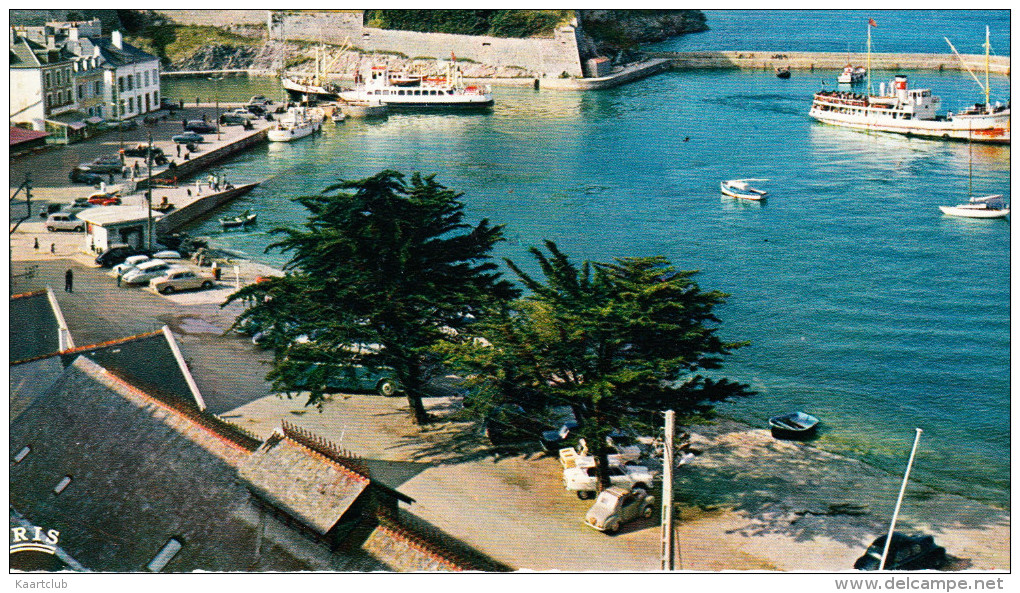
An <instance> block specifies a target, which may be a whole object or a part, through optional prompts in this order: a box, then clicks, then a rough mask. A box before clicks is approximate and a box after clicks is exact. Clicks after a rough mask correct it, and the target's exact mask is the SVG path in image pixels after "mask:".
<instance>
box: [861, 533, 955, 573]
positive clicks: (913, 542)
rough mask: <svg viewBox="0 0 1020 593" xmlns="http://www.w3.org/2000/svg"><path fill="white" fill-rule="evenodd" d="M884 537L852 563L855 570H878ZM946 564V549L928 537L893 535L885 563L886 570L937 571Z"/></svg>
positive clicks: (872, 544) (883, 546)
mask: <svg viewBox="0 0 1020 593" xmlns="http://www.w3.org/2000/svg"><path fill="white" fill-rule="evenodd" d="M885 539H886V536H884V535H883V536H881V537H879V538H878V539H876V540H875V541H874V542H872V543H871V546H870V547H869V548H868V551H866V552H865V553H864V555H863V556H861V557H860V558H858V559H857V562H854V568H855V569H857V570H879V564H881V562H882V551H883V550H884V549H885ZM945 563H946V549H945V548H943V547H942V546H937V545H935V538H933V537H932V536H930V535H905V534H903V533H900V532H898V531H897V532H895V533H893V538H892V545H890V546H889V555H888V557H887V558H886V561H885V569H886V570H938V569H940V568H942V565H943V564H945Z"/></svg>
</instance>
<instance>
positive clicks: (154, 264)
mask: <svg viewBox="0 0 1020 593" xmlns="http://www.w3.org/2000/svg"><path fill="white" fill-rule="evenodd" d="M169 269H170V264H168V263H166V262H165V261H163V260H161V259H150V260H149V261H146V262H142V263H140V264H138V265H137V266H135V269H133V270H130V271H128V272H127V273H125V274H124V275H123V276H121V280H122V281H123V282H124V284H148V283H149V280H152V279H153V278H158V277H160V276H162V275H163V274H166V272H167V270H169Z"/></svg>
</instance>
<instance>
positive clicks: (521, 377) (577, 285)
mask: <svg viewBox="0 0 1020 593" xmlns="http://www.w3.org/2000/svg"><path fill="white" fill-rule="evenodd" d="M545 248H546V251H547V252H548V254H547V253H545V252H543V251H542V250H540V249H538V248H532V249H531V253H532V255H533V256H534V257H535V258H536V260H537V263H538V265H539V267H540V268H541V271H542V274H543V275H544V277H545V278H544V280H543V281H540V280H538V279H536V278H534V277H532V276H531V275H529V274H527V273H525V272H524V271H522V270H521V268H520V267H518V266H517V265H516V264H514V263H513V262H511V261H507V265H508V266H509V267H510V268H511V269H513V271H514V272H515V273H516V274H517V275H518V277H519V278H520V279H521V281H522V282H523V284H524V285H525V287H527V288H528V289H529V291H530V294H529V295H528V296H526V297H523V298H521V299H519V300H517V301H515V302H514V303H513V304H512V305H511V306H510V307H508V308H507V309H506V310H505V311H504V313H503V314H502V315H499V316H495V317H493V318H491V319H488V320H487V321H486V322H485V323H482V324H480V325H479V327H478V328H477V330H476V331H478V332H479V333H480V334H481V335H482V336H483V337H484V338H485V340H486V342H484V343H479V341H477V340H475V341H472V342H469V343H465V344H461V345H460V346H459V347H458V348H457V349H456V351H455V355H454V357H453V359H454V360H455V361H456V364H458V365H459V366H460V367H461V369H462V370H464V371H466V372H468V373H470V374H471V376H472V378H471V381H470V382H471V385H472V386H473V387H474V392H473V395H472V397H474V398H475V400H476V401H474V402H473V405H472V407H474V408H475V409H479V410H481V411H482V413H487V411H488V410H491V409H497V408H500V407H502V408H504V409H505V408H506V405H507V404H514V405H520V406H522V407H523V408H526V409H530V410H536V409H542V408H550V407H553V406H564V405H566V406H570V407H571V408H572V409H573V411H574V415H575V417H576V418H577V419H578V420H579V421H580V422H581V429H580V432H581V434H582V435H584V436H585V437H587V441H588V443H589V448H590V450H591V451H592V453H593V454H594V455H596V456H601V457H602V459H603V463H602V464H601V465H602V466H603V467H604V466H605V453H606V451H605V436H606V435H607V434H609V432H610V431H611V430H612V429H614V428H623V427H632V428H640V429H642V430H646V431H647V430H650V429H655V430H657V427H658V426H659V425H660V424H661V416H660V414H659V412H660V411H662V410H666V409H673V410H675V411H676V412H677V416H678V419H679V420H680V421H681V422H683V421H687V422H690V421H693V420H696V419H699V418H705V417H709V416H711V414H712V411H713V404H716V403H718V402H722V401H725V400H728V399H731V398H734V397H739V396H743V395H748V394H749V391H748V390H747V388H746V386H745V385H742V384H740V383H735V382H732V381H729V380H726V379H712V378H709V377H706V376H705V375H703V374H702V372H703V371H709V370H716V369H718V368H720V366H721V363H722V360H723V357H724V356H725V355H727V354H729V353H730V352H732V351H733V350H734V349H736V348H739V347H740V346H742V345H744V344H743V343H741V342H726V341H724V340H722V339H721V338H720V337H719V336H718V333H717V328H716V325H717V324H718V323H719V319H718V318H717V317H716V316H715V314H714V312H713V309H714V307H715V306H716V305H718V304H721V303H722V302H723V301H724V300H725V298H726V296H727V295H725V294H723V293H721V292H719V291H714V290H713V291H707V292H706V291H702V290H701V289H700V288H699V286H698V285H697V283H695V282H694V280H693V279H692V277H693V276H694V274H695V273H696V272H693V271H680V270H677V269H676V268H675V267H674V266H673V265H672V264H671V263H670V262H669V261H668V260H667V259H666V258H664V257H640V258H629V257H628V258H617V259H615V260H614V261H613V262H612V263H590V262H585V263H584V264H583V265H581V266H580V267H578V266H576V265H575V264H574V263H573V262H571V261H570V259H569V258H568V257H567V256H566V255H565V254H563V253H562V252H560V251H559V249H558V248H557V246H556V244H555V243H553V242H551V241H547V242H546V243H545Z"/></svg>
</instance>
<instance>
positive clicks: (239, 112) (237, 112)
mask: <svg viewBox="0 0 1020 593" xmlns="http://www.w3.org/2000/svg"><path fill="white" fill-rule="evenodd" d="M224 115H233V116H236V117H240V118H244V119H246V120H248V121H251V120H253V119H258V117H259V116H257V115H255V114H254V113H252V112H251V111H248V110H247V109H245V108H244V107H238V108H237V109H234V110H233V111H228V112H226V113H225V114H224Z"/></svg>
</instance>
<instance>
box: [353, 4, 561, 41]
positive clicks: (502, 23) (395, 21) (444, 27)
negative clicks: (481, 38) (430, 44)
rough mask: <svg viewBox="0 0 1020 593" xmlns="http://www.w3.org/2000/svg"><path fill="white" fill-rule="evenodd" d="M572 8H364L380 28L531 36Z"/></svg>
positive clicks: (367, 20) (369, 22)
mask: <svg viewBox="0 0 1020 593" xmlns="http://www.w3.org/2000/svg"><path fill="white" fill-rule="evenodd" d="M573 15H574V11H572V10H366V11H365V24H366V25H368V26H370V27H378V28H380V29H399V30H401V31H421V32H424V33H454V34H460V35H490V36H493V37H533V36H536V35H551V34H552V31H553V29H555V28H556V26H557V25H558V24H560V23H561V22H564V21H566V20H568V19H570V18H572V17H573Z"/></svg>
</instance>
